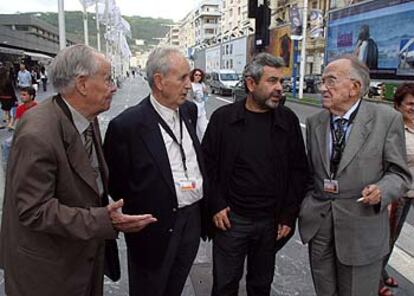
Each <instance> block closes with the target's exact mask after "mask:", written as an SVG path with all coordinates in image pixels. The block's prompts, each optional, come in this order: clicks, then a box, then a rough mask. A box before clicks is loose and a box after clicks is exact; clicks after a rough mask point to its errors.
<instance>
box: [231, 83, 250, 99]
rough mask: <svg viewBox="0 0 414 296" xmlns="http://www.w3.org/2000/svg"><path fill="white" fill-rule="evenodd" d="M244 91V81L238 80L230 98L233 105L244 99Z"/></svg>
mask: <svg viewBox="0 0 414 296" xmlns="http://www.w3.org/2000/svg"><path fill="white" fill-rule="evenodd" d="M246 95H247V94H246V89H245V88H244V79H240V80H239V82H237V83H236V85H235V86H234V88H233V91H232V94H231V96H232V98H233V103H235V102H238V101H242V100H244V99H245V98H246Z"/></svg>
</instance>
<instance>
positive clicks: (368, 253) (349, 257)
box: [299, 100, 411, 265]
mask: <svg viewBox="0 0 414 296" xmlns="http://www.w3.org/2000/svg"><path fill="white" fill-rule="evenodd" d="M329 121H330V114H329V112H328V111H327V110H323V111H321V112H319V113H318V114H316V115H314V116H312V117H310V118H308V120H307V124H306V140H307V151H308V161H309V167H310V171H311V176H312V179H311V182H310V186H309V188H308V191H307V194H306V197H305V199H304V201H303V203H302V206H301V211H300V216H299V232H300V235H301V237H302V240H303V242H304V243H308V242H309V241H310V240H311V239H312V238H313V237H314V236H315V234H316V233H317V231H318V230H319V228H320V225H321V223H322V221H323V220H324V217H325V216H326V213H327V212H328V211H329V210H330V209H331V210H332V214H333V224H334V233H335V235H334V236H335V249H336V254H337V257H338V259H339V260H340V262H342V263H343V264H346V265H365V264H369V263H371V262H374V261H375V260H378V259H380V258H381V257H383V256H384V255H385V254H387V253H388V252H389V243H388V241H389V226H388V213H387V210H386V209H387V205H388V204H389V203H390V202H391V201H392V200H393V199H396V198H398V197H400V196H403V194H404V193H405V192H406V191H407V190H408V188H409V185H410V182H411V175H410V172H409V170H408V168H407V163H406V151H405V138H404V128H403V121H402V118H401V115H400V114H399V113H398V112H397V111H395V110H393V109H392V108H390V107H387V106H382V105H379V104H374V103H369V102H366V101H364V100H363V101H362V102H361V106H360V108H359V111H358V113H357V116H356V117H355V120H354V123H353V126H352V129H351V131H350V135H349V138H348V140H347V143H346V146H345V150H344V152H343V156H342V159H341V162H340V164H339V168H338V172H337V177H336V180H338V182H339V194H329V193H325V192H324V191H323V181H324V179H328V178H329V166H330V159H329V155H330V154H329V150H328V149H329V147H328V145H329V138H328V137H329V132H330V130H329ZM369 184H376V185H378V186H379V188H380V190H381V192H382V201H381V203H380V204H378V205H375V206H371V205H365V204H362V203H358V202H357V201H356V200H357V199H358V198H360V197H361V192H362V190H363V188H364V187H365V186H367V185H369Z"/></svg>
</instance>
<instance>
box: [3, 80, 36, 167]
mask: <svg viewBox="0 0 414 296" xmlns="http://www.w3.org/2000/svg"><path fill="white" fill-rule="evenodd" d="M35 97H36V91H35V90H34V88H33V87H31V86H28V87H23V88H21V90H20V100H21V101H22V104H20V105H19V106H18V107H17V109H16V115H15V116H13V117H12V119H11V120H10V125H9V130H10V131H13V130H14V127H15V125H16V123H17V122H18V120H19V119H20V118H22V116H23V114H24V113H25V112H26V111H27V110H29V109H30V108H32V107H34V106H36V105H37V102H36V101H35ZM13 113H14V112H13ZM12 142H13V135H11V136H10V137H8V138H6V139H5V140H4V142H3V143H2V145H1V146H2V160H3V168H4V169H5V168H6V164H7V159H8V158H9V153H10V148H11V145H12Z"/></svg>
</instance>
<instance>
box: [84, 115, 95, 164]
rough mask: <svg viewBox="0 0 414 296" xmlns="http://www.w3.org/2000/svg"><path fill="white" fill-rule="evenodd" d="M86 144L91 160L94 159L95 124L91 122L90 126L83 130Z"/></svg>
mask: <svg viewBox="0 0 414 296" xmlns="http://www.w3.org/2000/svg"><path fill="white" fill-rule="evenodd" d="M83 139H84V146H85V150H86V153H87V154H88V157H89V160H92V152H93V126H92V123H90V124H89V126H88V128H87V129H86V130H85V131H84V132H83Z"/></svg>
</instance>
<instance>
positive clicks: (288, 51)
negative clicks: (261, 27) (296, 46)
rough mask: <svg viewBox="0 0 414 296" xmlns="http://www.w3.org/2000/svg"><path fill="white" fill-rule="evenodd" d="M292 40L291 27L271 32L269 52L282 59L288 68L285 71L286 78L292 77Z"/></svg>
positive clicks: (279, 28)
mask: <svg viewBox="0 0 414 296" xmlns="http://www.w3.org/2000/svg"><path fill="white" fill-rule="evenodd" d="M292 42H293V41H292V40H291V39H290V26H283V27H278V28H275V29H272V30H271V31H270V43H269V46H268V48H267V52H269V53H270V54H272V55H274V56H278V57H281V58H282V59H283V61H284V62H285V65H286V68H285V69H284V70H283V74H284V75H285V76H291V75H292V59H293V56H292V55H293V52H292Z"/></svg>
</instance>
